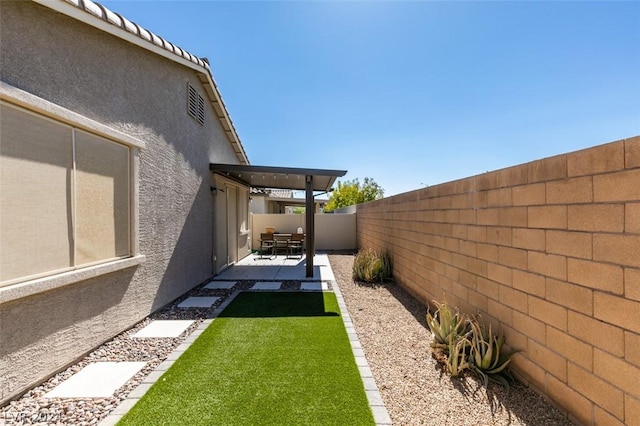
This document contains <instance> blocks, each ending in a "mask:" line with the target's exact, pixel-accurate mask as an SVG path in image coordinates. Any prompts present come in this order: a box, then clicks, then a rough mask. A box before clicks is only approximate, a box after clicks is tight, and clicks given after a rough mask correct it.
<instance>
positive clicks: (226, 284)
mask: <svg viewBox="0 0 640 426" xmlns="http://www.w3.org/2000/svg"><path fill="white" fill-rule="evenodd" d="M234 285H236V281H212V282H210V283H209V284H207V285H205V286H204V288H206V289H209V290H229V289H230V288H232V287H233V286H234Z"/></svg>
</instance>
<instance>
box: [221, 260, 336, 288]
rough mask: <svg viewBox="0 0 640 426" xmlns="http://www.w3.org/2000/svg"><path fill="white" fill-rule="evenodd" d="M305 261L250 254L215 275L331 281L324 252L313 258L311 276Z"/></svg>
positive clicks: (231, 278)
mask: <svg viewBox="0 0 640 426" xmlns="http://www.w3.org/2000/svg"><path fill="white" fill-rule="evenodd" d="M306 268H307V261H306V257H305V256H303V257H302V259H297V258H288V257H286V256H284V255H278V256H275V257H271V258H260V256H259V255H256V254H251V255H249V256H247V257H245V258H244V259H241V260H240V261H238V262H237V263H236V264H235V265H232V266H230V267H229V268H227V269H225V270H224V271H222V272H221V273H220V274H218V275H217V276H216V279H219V280H274V281H275V280H279V281H289V280H300V281H318V280H320V281H331V280H335V276H334V275H333V272H332V271H331V266H330V265H329V257H328V256H327V255H326V254H316V255H315V256H314V258H313V277H307V276H306Z"/></svg>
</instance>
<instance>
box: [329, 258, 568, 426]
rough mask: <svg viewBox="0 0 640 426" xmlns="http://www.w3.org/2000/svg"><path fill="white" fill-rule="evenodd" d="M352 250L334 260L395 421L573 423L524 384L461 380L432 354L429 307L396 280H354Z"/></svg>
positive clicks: (341, 288) (366, 349) (378, 381)
mask: <svg viewBox="0 0 640 426" xmlns="http://www.w3.org/2000/svg"><path fill="white" fill-rule="evenodd" d="M353 257H354V256H353V255H352V254H330V255H329V261H330V262H331V267H332V269H333V273H334V275H335V276H336V281H337V282H338V285H339V287H340V291H341V292H342V295H343V297H344V300H345V303H346V304H347V309H348V310H349V314H350V315H351V318H352V320H353V322H354V325H355V328H356V332H357V334H358V338H359V340H360V343H361V345H362V348H363V350H364V352H365V355H366V357H367V361H368V362H369V366H370V367H371V370H372V372H373V376H374V378H375V380H376V383H377V385H378V388H379V389H380V394H381V395H382V399H383V401H384V403H385V406H386V407H387V410H388V411H389V415H390V416H391V420H392V421H393V424H394V425H456V426H457V425H571V424H572V423H571V422H570V421H569V420H568V419H567V417H566V416H565V415H564V414H563V413H561V412H560V411H559V410H557V409H556V408H555V407H554V406H553V405H551V404H550V403H549V402H548V401H547V400H545V399H544V398H543V397H541V396H540V395H538V394H537V393H535V392H534V391H532V390H531V389H529V388H527V387H525V386H524V385H522V384H519V383H516V384H513V385H512V386H511V388H510V391H509V392H508V393H507V392H506V391H505V389H503V388H502V387H501V386H499V385H495V384H490V385H489V386H488V388H487V389H485V388H484V387H483V386H482V385H481V384H480V382H478V381H477V380H476V379H475V377H473V376H467V377H464V378H458V379H453V378H450V377H449V376H447V375H445V374H443V373H442V371H441V369H440V367H439V366H438V363H437V362H436V361H435V360H434V359H433V358H432V357H431V354H430V347H429V344H430V343H431V341H432V338H431V333H430V332H429V329H428V327H427V325H426V321H425V315H426V308H425V306H424V305H423V304H421V303H420V302H418V301H417V300H415V299H414V298H413V297H412V296H410V295H409V294H408V293H407V292H406V291H404V290H403V289H402V288H400V287H399V286H396V285H394V284H385V285H371V284H364V283H358V282H354V281H353V279H352V267H353Z"/></svg>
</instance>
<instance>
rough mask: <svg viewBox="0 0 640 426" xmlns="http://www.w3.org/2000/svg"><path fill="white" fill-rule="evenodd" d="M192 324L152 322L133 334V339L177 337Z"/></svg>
mask: <svg viewBox="0 0 640 426" xmlns="http://www.w3.org/2000/svg"><path fill="white" fill-rule="evenodd" d="M191 324H193V321H191V320H158V321H153V322H152V323H150V324H148V325H147V326H146V327H144V328H142V329H140V330H138V332H137V333H136V334H134V335H133V336H131V337H133V338H137V339H140V338H146V337H178V336H179V335H181V334H182V333H183V332H184V331H185V330H186V329H187V328H189V326H190V325H191Z"/></svg>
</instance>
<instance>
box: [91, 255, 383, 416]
mask: <svg viewBox="0 0 640 426" xmlns="http://www.w3.org/2000/svg"><path fill="white" fill-rule="evenodd" d="M305 265H306V264H305V259H304V257H303V259H287V258H285V257H284V256H278V257H277V258H274V259H260V258H259V257H258V256H256V255H251V256H248V257H247V258H245V259H243V260H242V261H240V262H239V263H238V264H236V265H234V266H232V267H230V268H228V269H226V270H225V271H223V272H222V273H221V274H219V275H217V276H216V277H215V280H214V281H212V282H211V283H210V284H208V286H210V287H209V288H217V287H218V285H217V284H216V283H218V282H219V283H221V284H219V285H220V286H221V287H223V288H224V287H227V286H228V283H230V282H233V281H234V280H255V281H257V283H256V284H260V282H262V281H265V282H264V283H263V284H268V285H267V286H257V287H256V288H255V290H249V291H265V290H268V289H270V288H271V287H273V288H276V287H278V288H279V284H280V283H279V282H280V281H285V280H286V281H302V283H301V288H300V289H301V291H333V292H334V293H335V294H336V298H337V300H338V305H339V307H340V311H341V315H342V319H343V321H344V325H345V328H346V330H347V335H348V336H349V341H350V343H351V348H352V350H353V354H354V358H355V362H356V365H357V366H358V369H359V370H360V375H361V377H362V382H363V384H364V388H365V393H366V394H367V398H368V400H369V405H370V406H371V410H372V412H373V417H374V420H375V422H376V425H378V426H390V425H391V417H390V416H389V413H388V412H387V409H386V408H385V406H384V403H383V401H382V397H381V396H380V392H379V390H378V387H377V385H376V383H375V380H374V378H373V374H372V373H371V369H370V368H369V364H368V362H367V359H366V357H365V354H364V351H363V350H362V346H361V345H360V341H359V340H358V336H357V334H356V330H355V327H354V325H353V322H352V321H351V317H350V316H349V312H347V306H346V304H345V302H344V299H343V297H342V293H341V292H340V288H339V287H338V285H337V282H336V280H335V276H334V275H333V271H332V270H331V265H330V263H329V258H328V256H327V255H323V254H319V255H318V254H317V255H316V256H315V257H314V265H315V266H314V276H313V278H307V277H306V276H305V274H306V266H305ZM275 284H278V286H276V285H275ZM263 287H265V288H264V289H263ZM275 291H279V290H275ZM289 291H290V290H289ZM239 293H240V292H238V291H236V292H235V293H233V294H232V295H231V296H229V297H228V298H227V299H226V300H225V301H224V302H223V303H222V305H220V306H219V307H218V308H217V309H216V310H215V312H214V313H213V315H212V317H213V318H210V319H207V320H205V321H204V322H203V323H202V324H200V326H199V327H198V328H197V329H196V330H195V331H194V332H193V333H191V334H190V335H189V336H188V337H187V338H186V339H185V340H184V341H183V342H182V343H181V344H180V345H179V346H178V347H177V348H176V349H175V351H173V352H172V353H171V354H169V356H168V357H167V359H166V360H165V361H164V362H163V363H162V364H160V365H159V366H158V367H157V368H156V369H155V370H154V371H153V372H152V373H151V374H149V376H147V378H146V379H145V380H144V381H143V383H141V384H140V385H139V386H138V387H137V388H136V389H134V390H133V391H132V392H131V393H130V394H129V395H128V396H127V399H125V400H124V401H122V402H121V403H120V405H118V407H116V408H115V410H114V411H112V412H111V414H110V415H109V416H107V417H106V418H105V419H104V420H103V421H102V422H101V423H100V426H112V425H115V424H116V423H117V422H118V421H119V420H120V419H121V418H122V416H124V415H125V414H126V413H127V412H128V411H129V410H130V409H131V408H132V407H133V406H134V405H135V403H136V402H138V400H139V399H140V398H141V397H142V396H143V395H144V394H145V393H146V392H147V391H148V390H149V389H150V388H151V386H152V385H153V383H154V382H155V381H157V380H159V379H160V377H161V376H162V375H163V374H164V372H165V371H166V370H167V369H168V368H169V367H170V366H171V365H172V364H173V363H174V362H175V361H176V360H177V359H178V358H179V357H180V355H182V354H183V353H184V351H186V350H187V348H188V347H189V346H190V345H191V344H192V343H193V342H195V340H196V339H197V338H198V337H199V336H200V334H202V332H203V331H204V330H205V329H206V328H207V327H208V326H209V324H211V322H212V321H214V320H215V317H217V316H218V315H219V314H220V313H221V312H222V311H223V310H224V309H225V308H226V307H227V306H228V305H229V304H230V303H231V302H232V301H233V299H234V298H235V297H236V296H237V295H238V294H239Z"/></svg>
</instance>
